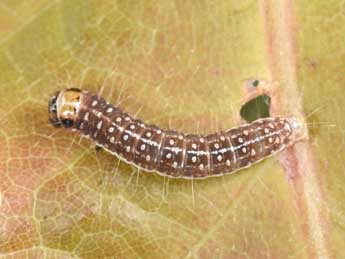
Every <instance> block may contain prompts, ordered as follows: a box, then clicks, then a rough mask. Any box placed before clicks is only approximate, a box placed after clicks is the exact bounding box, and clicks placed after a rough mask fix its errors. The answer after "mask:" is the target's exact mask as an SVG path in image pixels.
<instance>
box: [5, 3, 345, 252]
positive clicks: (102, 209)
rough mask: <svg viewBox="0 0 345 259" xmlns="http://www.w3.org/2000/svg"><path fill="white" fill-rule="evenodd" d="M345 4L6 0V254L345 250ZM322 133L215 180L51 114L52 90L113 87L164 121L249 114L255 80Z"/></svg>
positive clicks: (276, 103) (199, 122)
mask: <svg viewBox="0 0 345 259" xmlns="http://www.w3.org/2000/svg"><path fill="white" fill-rule="evenodd" d="M342 8H343V3H342V2H341V1H336V0H333V1H307V0H301V1H290V0H277V1H273V0H271V1H269V0H267V1H266V0H265V1H252V0H245V1H235V0H231V1H229V0H227V1H224V0H215V1H206V0H205V1H204V0H202V1H181V0H174V1H164V0H157V1H154V0H148V1H147V0H141V1H128V0H126V1H125V0H122V1H121V0H118V1H111V0H106V1H95V0H72V1H71V0H60V1H48V0H39V1H37V0H25V1H24V0H17V1H10V0H8V1H2V2H1V3H0V24H1V26H0V68H1V72H0V90H1V94H0V125H1V126H0V253H1V255H2V256H3V257H4V258H12V257H17V258H43V257H45V258H73V257H79V258H109V257H112V256H114V257H116V258H137V257H142V258H197V257H200V258H210V257H213V258H278V257H279V258H287V257H292V258H308V257H310V258H311V257H319V258H328V257H332V256H335V257H338V258H342V257H345V254H344V250H343V249H341V248H342V246H343V244H342V242H343V240H344V226H345V221H344V216H343V215H344V213H345V206H344V203H343V202H342V201H343V200H344V198H345V197H344V192H343V186H344V182H345V175H344V174H343V171H344V163H343V156H344V137H343V136H344V132H343V128H344V126H345V125H344V124H345V120H344V118H343V114H344V112H345V108H344V106H343V105H342V103H344V102H345V95H344V94H343V91H342V85H343V84H344V83H345V78H344V76H343V74H344V60H345V59H344V52H345V48H344V44H343V41H342V38H343V35H344V33H345V31H344V30H345V27H344V26H343V24H344V22H345V21H344V19H345V18H344V15H342V13H341V10H342ZM256 78H258V79H260V80H263V81H265V82H267V85H268V89H269V94H270V96H271V98H272V113H273V114H297V115H301V116H304V118H305V119H306V121H307V123H308V125H309V127H310V131H309V133H310V136H309V139H308V140H307V141H304V142H303V143H299V144H297V145H295V146H294V147H293V148H291V149H289V150H287V151H286V152H284V153H282V154H281V155H278V156H274V157H272V158H269V159H267V160H265V161H263V162H262V163H260V164H258V165H255V166H252V167H250V168H249V169H246V170H244V171H241V172H240V173H237V174H234V175H229V176H224V177H218V178H212V179H207V180H202V181H188V180H179V179H177V180H173V179H168V178H164V177H161V176H158V175H155V174H152V173H147V172H143V171H138V170H137V169H136V168H135V167H133V166H129V165H127V164H125V163H123V162H119V161H118V160H117V159H116V158H115V157H114V156H112V155H110V154H107V153H106V152H100V153H96V152H95V150H94V144H93V143H92V142H91V141H90V140H87V139H83V138H81V137H80V136H79V135H78V134H76V133H72V132H68V131H65V130H61V129H55V128H53V127H52V126H51V125H49V123H48V119H47V116H48V114H47V104H48V100H49V98H50V96H51V95H52V94H53V93H54V92H55V91H57V90H60V89H64V88H66V87H80V88H84V89H87V90H89V91H93V92H97V93H101V94H102V95H103V96H104V97H106V99H107V100H109V102H111V103H114V104H119V105H120V106H121V107H122V108H123V109H124V110H126V111H128V112H129V113H131V114H135V115H136V117H138V118H141V119H143V120H145V121H147V122H149V123H154V124H158V125H160V126H161V127H163V128H174V129H177V130H181V131H185V132H190V133H192V132H194V133H195V132H198V133H205V134H206V133H210V132H213V131H218V130H224V129H227V128H229V127H233V126H236V125H238V124H239V123H241V121H240V117H239V111H240V108H241V105H242V104H243V101H244V100H245V99H246V96H247V94H248V89H247V88H246V87H247V83H246V82H248V81H250V80H252V79H256Z"/></svg>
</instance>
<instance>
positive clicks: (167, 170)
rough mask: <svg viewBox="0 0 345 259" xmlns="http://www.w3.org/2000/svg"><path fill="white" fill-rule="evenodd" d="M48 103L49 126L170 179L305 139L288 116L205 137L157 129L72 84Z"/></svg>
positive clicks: (234, 164)
mask: <svg viewBox="0 0 345 259" xmlns="http://www.w3.org/2000/svg"><path fill="white" fill-rule="evenodd" d="M48 107H49V108H48V110H49V120H50V122H51V123H52V124H53V125H54V126H55V127H62V128H66V129H70V130H72V131H77V132H79V133H80V134H81V135H82V136H85V137H88V138H90V139H92V140H93V141H95V142H96V145H98V146H101V147H103V148H104V149H105V150H106V151H108V152H110V153H111V154H114V155H116V156H117V157H118V158H120V159H121V160H124V161H125V162H127V163H130V164H133V165H135V166H136V167H138V168H142V169H144V170H146V171H155V172H157V173H158V174H160V175H164V176H168V177H174V178H187V179H202V178H207V177H212V176H221V175H225V174H230V173H234V172H237V171H238V170H240V169H243V168H247V167H249V166H251V165H252V164H255V163H257V162H259V161H261V160H262V159H264V158H266V157H269V156H271V155H273V154H275V153H277V152H279V151H281V150H283V149H285V148H286V147H288V146H291V145H293V144H295V143H296V142H298V141H300V140H302V139H304V138H306V137H307V128H306V125H305V123H304V122H303V121H302V120H299V119H298V118H295V117H293V116H278V117H269V118H262V119H258V120H256V121H254V122H252V123H250V124H244V125H240V126H239V127H237V128H230V129H228V130H225V131H220V132H217V133H212V134H207V135H200V134H186V133H182V132H178V131H174V130H171V129H161V128H159V127H158V126H156V125H149V124H147V123H145V122H143V121H141V120H139V119H136V118H133V117H132V116H130V115H129V114H127V113H125V112H123V111H122V109H120V108H119V107H118V106H114V105H111V104H109V103H108V102H106V101H105V100H104V99H103V98H102V97H100V96H98V95H94V94H92V93H89V92H87V91H83V90H80V89H77V88H70V89H65V90H62V91H61V92H57V93H56V94H55V95H54V96H53V97H52V98H51V99H50V101H49V105H48Z"/></svg>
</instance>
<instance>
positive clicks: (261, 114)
mask: <svg viewBox="0 0 345 259" xmlns="http://www.w3.org/2000/svg"><path fill="white" fill-rule="evenodd" d="M270 107H271V97H269V96H268V95H266V94H262V95H259V96H257V97H255V98H254V99H251V100H250V101H248V102H246V103H245V104H244V105H243V106H242V107H241V110H240V115H241V117H242V118H243V119H244V120H245V121H247V122H252V121H255V120H257V119H259V118H266V117H269V116H270Z"/></svg>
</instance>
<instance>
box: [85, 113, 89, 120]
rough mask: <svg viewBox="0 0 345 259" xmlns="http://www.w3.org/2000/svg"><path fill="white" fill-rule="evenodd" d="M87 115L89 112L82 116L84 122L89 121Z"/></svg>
mask: <svg viewBox="0 0 345 259" xmlns="http://www.w3.org/2000/svg"><path fill="white" fill-rule="evenodd" d="M89 115H90V113H89V112H87V113H85V115H84V120H85V121H88V120H89Z"/></svg>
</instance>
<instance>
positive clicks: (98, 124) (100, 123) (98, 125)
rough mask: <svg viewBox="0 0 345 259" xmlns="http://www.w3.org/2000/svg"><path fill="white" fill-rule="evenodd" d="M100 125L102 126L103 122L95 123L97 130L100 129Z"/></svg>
mask: <svg viewBox="0 0 345 259" xmlns="http://www.w3.org/2000/svg"><path fill="white" fill-rule="evenodd" d="M102 124H103V121H99V122H98V123H97V129H99V130H100V129H101V128H102Z"/></svg>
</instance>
